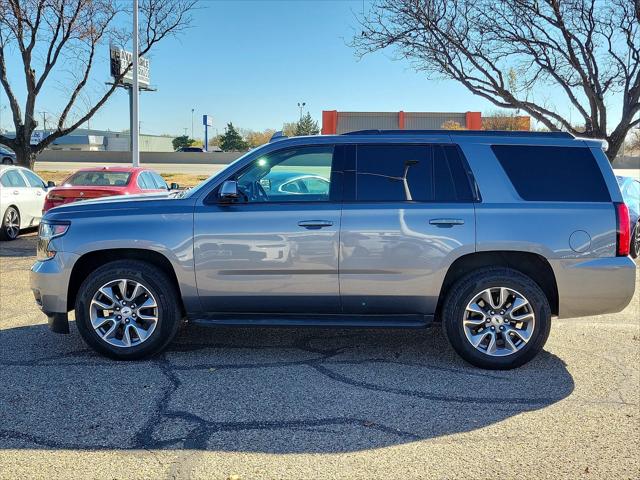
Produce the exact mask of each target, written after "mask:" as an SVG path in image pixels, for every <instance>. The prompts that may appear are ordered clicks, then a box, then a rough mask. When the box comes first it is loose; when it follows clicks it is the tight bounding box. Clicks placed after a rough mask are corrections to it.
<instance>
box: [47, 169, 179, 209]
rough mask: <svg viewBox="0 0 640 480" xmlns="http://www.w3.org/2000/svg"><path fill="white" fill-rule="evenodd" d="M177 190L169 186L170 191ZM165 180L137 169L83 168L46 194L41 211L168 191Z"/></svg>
mask: <svg viewBox="0 0 640 480" xmlns="http://www.w3.org/2000/svg"><path fill="white" fill-rule="evenodd" d="M173 187H175V188H178V187H179V186H178V185H177V184H172V188H173ZM168 191H169V187H168V186H167V183H166V182H165V181H164V179H163V178H162V177H161V176H160V175H159V174H158V173H156V172H154V171H153V170H149V169H146V168H140V167H99V168H83V169H80V170H78V171H77V172H75V173H73V174H71V175H69V176H68V177H67V178H66V179H64V180H63V182H62V185H60V186H59V187H56V188H54V189H52V190H50V191H49V194H48V195H47V198H46V201H45V204H44V211H45V212H46V211H48V210H50V209H51V208H53V207H57V206H59V205H64V204H67V203H72V202H77V201H79V200H89V199H92V198H100V197H109V196H113V195H133V194H140V193H160V192H164V193H166V192H168Z"/></svg>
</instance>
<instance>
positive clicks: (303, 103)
mask: <svg viewBox="0 0 640 480" xmlns="http://www.w3.org/2000/svg"><path fill="white" fill-rule="evenodd" d="M305 105H306V102H302V103H300V102H298V108H299V109H300V120H302V110H304V107H305Z"/></svg>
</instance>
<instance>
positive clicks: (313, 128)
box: [296, 112, 320, 137]
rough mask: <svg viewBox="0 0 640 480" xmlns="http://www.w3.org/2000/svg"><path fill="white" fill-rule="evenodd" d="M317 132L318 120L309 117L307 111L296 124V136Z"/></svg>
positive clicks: (318, 131) (316, 133)
mask: <svg viewBox="0 0 640 480" xmlns="http://www.w3.org/2000/svg"><path fill="white" fill-rule="evenodd" d="M318 133H320V128H319V127H318V122H316V121H315V120H314V119H313V118H311V114H310V113H309V112H307V113H306V114H305V115H304V116H303V117H302V118H301V119H300V121H299V122H298V124H297V125H296V136H297V137H299V136H301V135H318Z"/></svg>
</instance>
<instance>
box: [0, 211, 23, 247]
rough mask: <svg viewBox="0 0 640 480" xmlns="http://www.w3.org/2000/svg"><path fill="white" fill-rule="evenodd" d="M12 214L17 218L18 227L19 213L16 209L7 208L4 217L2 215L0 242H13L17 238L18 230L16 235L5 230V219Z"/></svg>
mask: <svg viewBox="0 0 640 480" xmlns="http://www.w3.org/2000/svg"><path fill="white" fill-rule="evenodd" d="M12 213H13V214H15V215H16V216H17V219H18V220H17V221H18V226H19V225H20V212H19V211H18V209H17V208H16V207H8V208H7V209H6V210H5V211H4V215H2V225H0V240H6V241H9V240H15V239H16V238H18V235H20V229H19V228H18V232H17V233H15V232H13V231H11V230H9V229H8V228H7V219H8V218H9V216H10V215H11V214H12ZM14 233H15V234H14Z"/></svg>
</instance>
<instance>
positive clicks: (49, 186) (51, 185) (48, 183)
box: [47, 180, 56, 188]
mask: <svg viewBox="0 0 640 480" xmlns="http://www.w3.org/2000/svg"><path fill="white" fill-rule="evenodd" d="M55 186H56V182H54V181H53V180H49V181H48V182H47V188H53V187H55Z"/></svg>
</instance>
